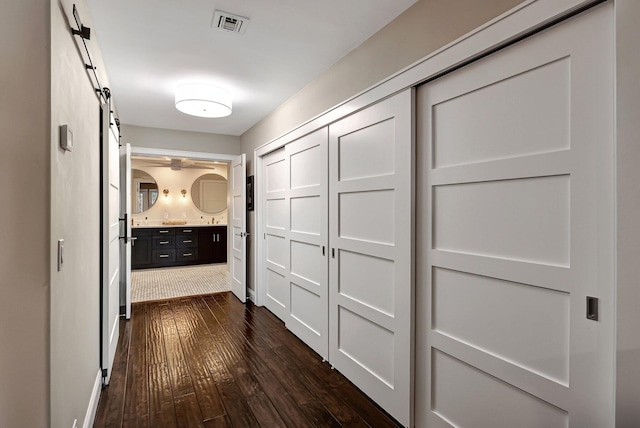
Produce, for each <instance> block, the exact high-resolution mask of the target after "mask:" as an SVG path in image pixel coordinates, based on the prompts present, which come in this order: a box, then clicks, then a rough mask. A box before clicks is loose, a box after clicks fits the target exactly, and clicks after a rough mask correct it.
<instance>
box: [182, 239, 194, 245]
mask: <svg viewBox="0 0 640 428" xmlns="http://www.w3.org/2000/svg"><path fill="white" fill-rule="evenodd" d="M191 242H193V241H192V240H191V239H185V240H183V241H182V243H183V244H189V243H191Z"/></svg>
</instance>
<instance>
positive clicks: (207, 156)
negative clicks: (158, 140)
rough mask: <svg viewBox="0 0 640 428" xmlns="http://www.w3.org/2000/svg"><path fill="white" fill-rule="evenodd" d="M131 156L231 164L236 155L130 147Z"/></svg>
mask: <svg viewBox="0 0 640 428" xmlns="http://www.w3.org/2000/svg"><path fill="white" fill-rule="evenodd" d="M131 154H132V155H138V156H168V157H181V158H189V159H194V160H217V161H226V162H231V161H232V160H234V159H235V158H236V157H238V155H226V154H221V153H207V152H190V151H186V150H172V149H156V148H153V147H134V146H131Z"/></svg>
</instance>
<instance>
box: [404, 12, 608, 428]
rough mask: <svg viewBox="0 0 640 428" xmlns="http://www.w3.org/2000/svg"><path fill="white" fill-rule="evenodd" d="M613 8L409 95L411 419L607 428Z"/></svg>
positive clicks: (431, 424) (425, 422)
mask: <svg viewBox="0 0 640 428" xmlns="http://www.w3.org/2000/svg"><path fill="white" fill-rule="evenodd" d="M612 9H613V7H612V4H611V3H608V4H604V5H600V6H598V7H596V8H595V9H593V10H591V11H588V12H585V13H583V14H581V15H579V16H577V17H574V18H571V19H570V20H568V21H566V22H564V23H561V24H559V25H557V26H555V27H552V28H550V29H548V30H546V31H544V32H541V33H539V34H537V35H535V36H533V37H531V38H529V39H526V40H524V41H522V42H520V43H518V44H516V45H513V46H511V47H509V48H506V49H505V50H503V51H500V52H498V53H496V54H493V55H491V56H489V57H487V58H485V59H483V60H481V61H478V62H476V63H473V64H472V65H469V66H467V67H465V68H463V69H461V70H458V71H456V72H453V73H451V74H449V75H446V76H444V77H442V78H440V79H438V80H435V81H433V82H431V83H428V84H426V85H424V86H422V87H421V88H419V90H418V119H417V120H418V141H419V144H418V151H419V153H418V159H419V161H418V162H419V165H420V168H419V170H418V178H417V185H418V189H417V194H418V198H419V199H418V210H417V218H418V222H419V223H418V224H417V232H418V236H419V238H418V243H417V257H418V258H417V266H418V271H417V275H418V277H417V292H418V296H417V311H416V312H417V321H416V322H417V326H416V328H417V343H416V346H417V351H418V352H417V356H416V364H417V370H416V376H417V381H416V382H417V389H416V425H417V426H429V427H443V426H460V427H471V426H472V427H479V428H481V427H491V428H493V427H507V426H508V427H520V428H525V427H567V426H570V427H576V428H577V427H580V428H587V427H606V426H613V411H614V409H613V407H614V405H613V396H614V389H613V384H612V383H613V380H612V379H613V367H614V360H613V358H614V355H613V340H614V337H613V331H614V330H613V322H614V312H613V254H614V244H613V231H614V224H613V209H614V204H613V197H614V194H615V192H614V187H613V159H614V158H613V153H614V152H613V99H612V97H613V66H612V64H613V62H612V59H613V28H612V23H613V20H612ZM588 297H595V298H597V299H598V304H599V311H598V313H597V319H588V317H587V315H588V308H587V299H588ZM593 309H595V308H592V312H595V310H593ZM591 315H593V316H594V317H596V314H595V313H592V314H591Z"/></svg>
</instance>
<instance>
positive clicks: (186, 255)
mask: <svg viewBox="0 0 640 428" xmlns="http://www.w3.org/2000/svg"><path fill="white" fill-rule="evenodd" d="M189 256H193V254H191V253H184V254H183V255H182V257H189Z"/></svg>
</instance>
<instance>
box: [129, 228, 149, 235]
mask: <svg viewBox="0 0 640 428" xmlns="http://www.w3.org/2000/svg"><path fill="white" fill-rule="evenodd" d="M151 232H152V230H151V229H145V228H142V227H132V228H131V236H151Z"/></svg>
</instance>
